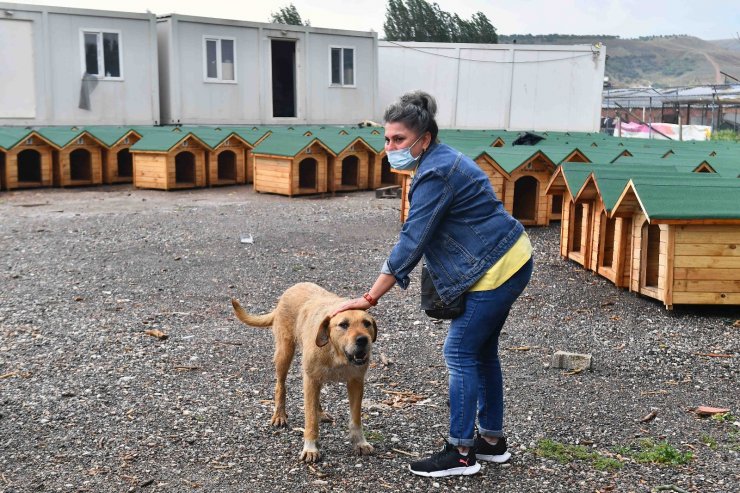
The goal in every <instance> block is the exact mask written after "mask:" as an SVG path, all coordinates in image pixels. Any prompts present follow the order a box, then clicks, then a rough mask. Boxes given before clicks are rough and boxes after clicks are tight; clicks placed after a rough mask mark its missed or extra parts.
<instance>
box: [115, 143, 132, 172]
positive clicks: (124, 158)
mask: <svg viewBox="0 0 740 493" xmlns="http://www.w3.org/2000/svg"><path fill="white" fill-rule="evenodd" d="M132 176H134V160H133V159H132V156H131V153H130V152H129V150H128V149H121V150H120V151H118V177H119V178H131V177H132Z"/></svg>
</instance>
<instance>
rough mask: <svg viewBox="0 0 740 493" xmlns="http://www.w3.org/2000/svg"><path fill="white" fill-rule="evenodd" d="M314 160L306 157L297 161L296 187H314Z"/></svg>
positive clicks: (311, 188)
mask: <svg viewBox="0 0 740 493" xmlns="http://www.w3.org/2000/svg"><path fill="white" fill-rule="evenodd" d="M316 168H317V163H316V160H315V159H314V158H312V157H307V158H306V159H304V160H303V161H301V162H300V163H298V188H307V189H310V190H314V189H316V171H317V169H316Z"/></svg>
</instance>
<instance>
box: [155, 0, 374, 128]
mask: <svg viewBox="0 0 740 493" xmlns="http://www.w3.org/2000/svg"><path fill="white" fill-rule="evenodd" d="M157 34H158V41H159V70H160V96H161V101H162V122H163V123H183V124H247V123H249V124H251V123H259V124H279V123H291V124H293V123H295V124H306V123H307V124H332V123H333V124H347V123H356V122H359V121H362V120H365V119H368V118H371V117H372V116H373V115H374V112H375V108H376V101H377V91H378V89H377V87H378V81H377V73H378V60H377V34H376V33H373V32H358V31H344V30H337V29H321V28H313V27H308V26H288V25H282V24H264V23H257V22H245V21H235V20H224V19H211V18H204V17H191V16H185V15H179V14H172V15H168V16H163V17H160V18H159V19H158V20H157Z"/></svg>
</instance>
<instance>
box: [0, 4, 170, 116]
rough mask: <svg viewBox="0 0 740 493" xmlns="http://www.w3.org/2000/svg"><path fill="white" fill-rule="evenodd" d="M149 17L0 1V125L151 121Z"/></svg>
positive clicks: (152, 25) (153, 81) (154, 109)
mask: <svg viewBox="0 0 740 493" xmlns="http://www.w3.org/2000/svg"><path fill="white" fill-rule="evenodd" d="M157 77H158V75H157V42H156V18H155V16H154V14H134V13H124V12H111V11H102V10H85V9H71V8H62V7H48V6H40V5H25V4H14V3H0V125H100V124H105V125H153V124H157V123H159V93H158V79H157Z"/></svg>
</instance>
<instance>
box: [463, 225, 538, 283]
mask: <svg viewBox="0 0 740 493" xmlns="http://www.w3.org/2000/svg"><path fill="white" fill-rule="evenodd" d="M531 257H532V244H531V243H530V242H529V236H527V233H522V235H521V236H520V237H519V239H518V240H516V243H514V245H513V246H512V247H511V248H510V249H509V251H508V252H506V253H505V254H504V256H503V257H501V258H500V259H499V260H498V262H496V263H495V264H493V266H491V268H490V269H488V271H487V272H486V273H485V274H483V276H482V277H481V278H480V279H478V280H477V281H476V283H475V284H473V285H472V286H471V287H470V289H468V291H488V290H490V289H496V288H497V287H499V286H501V285H502V284H503V283H505V282H506V281H508V280H509V278H510V277H511V276H513V275H514V274H516V272H517V271H518V270H519V269H521V268H522V266H523V265H524V264H526V263H527V261H528V260H529V259H530V258H531Z"/></svg>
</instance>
